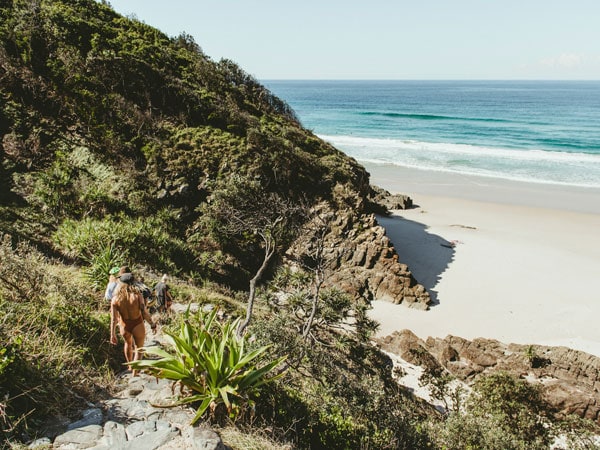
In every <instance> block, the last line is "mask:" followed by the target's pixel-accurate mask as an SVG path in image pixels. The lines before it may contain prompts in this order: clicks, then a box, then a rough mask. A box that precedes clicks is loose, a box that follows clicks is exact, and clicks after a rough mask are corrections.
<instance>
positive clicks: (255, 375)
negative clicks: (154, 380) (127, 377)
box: [129, 309, 285, 425]
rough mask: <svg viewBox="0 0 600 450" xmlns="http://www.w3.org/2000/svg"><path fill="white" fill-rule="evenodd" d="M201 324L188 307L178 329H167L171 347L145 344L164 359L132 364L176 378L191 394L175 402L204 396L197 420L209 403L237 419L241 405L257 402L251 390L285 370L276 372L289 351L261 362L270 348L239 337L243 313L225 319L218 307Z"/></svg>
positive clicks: (201, 317) (147, 351)
mask: <svg viewBox="0 0 600 450" xmlns="http://www.w3.org/2000/svg"><path fill="white" fill-rule="evenodd" d="M196 317H197V319H198V320H197V322H198V323H197V324H192V321H193V318H191V317H190V314H189V309H188V311H187V312H186V313H185V316H184V320H183V322H182V324H181V326H180V328H179V331H178V332H177V333H169V332H165V335H166V340H167V342H168V343H169V348H166V349H162V348H158V347H146V348H145V349H144V352H145V355H147V356H158V357H159V359H141V360H138V361H133V362H131V363H129V365H130V367H131V368H132V369H136V370H138V369H139V370H143V371H145V372H147V373H149V374H151V375H154V376H156V377H158V378H164V379H168V380H173V381H174V382H175V383H179V384H180V385H181V386H182V388H183V389H182V393H186V392H187V393H188V394H189V395H187V396H185V397H183V398H180V399H178V400H177V401H176V402H175V403H174V404H173V405H172V406H177V405H183V404H188V403H194V402H200V406H199V407H198V409H197V411H196V415H195V416H194V418H193V420H192V425H193V424H194V423H196V422H197V421H198V420H199V419H200V417H202V415H203V414H204V413H205V412H206V411H207V409H209V407H210V410H211V412H213V411H214V410H215V408H216V407H217V406H218V405H219V404H223V405H225V407H226V408H227V412H228V414H229V417H230V418H232V419H235V417H236V416H237V414H238V413H239V411H240V410H241V407H242V406H245V405H250V404H252V400H251V398H250V396H251V394H256V393H258V391H259V388H260V387H261V386H263V385H265V384H267V383H270V382H272V381H274V380H276V379H277V378H280V377H281V376H283V374H284V372H279V373H277V374H275V373H274V369H275V368H277V367H278V366H280V365H281V363H282V362H283V361H284V360H285V357H282V358H277V359H275V360H273V361H270V362H267V363H262V364H261V363H260V357H261V356H263V354H264V353H265V352H266V350H267V349H268V348H269V347H268V346H263V347H260V348H257V349H254V350H249V349H247V340H248V337H247V336H242V337H237V335H236V330H237V327H238V326H239V323H240V320H241V318H240V319H237V320H234V321H227V322H220V321H219V320H217V319H216V317H217V309H214V310H212V311H211V312H210V313H203V312H199V313H198V314H197V316H196ZM185 388H187V389H185Z"/></svg>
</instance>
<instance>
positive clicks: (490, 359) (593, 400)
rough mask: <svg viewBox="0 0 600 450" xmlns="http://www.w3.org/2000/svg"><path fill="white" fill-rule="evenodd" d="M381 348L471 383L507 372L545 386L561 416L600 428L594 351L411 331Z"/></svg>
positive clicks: (599, 364)
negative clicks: (420, 335) (419, 334)
mask: <svg viewBox="0 0 600 450" xmlns="http://www.w3.org/2000/svg"><path fill="white" fill-rule="evenodd" d="M378 344H379V345H380V347H381V348H382V350H385V351H386V352H389V353H393V354H395V355H397V356H399V357H400V358H402V359H404V360H405V361H407V362H409V363H411V364H415V365H419V366H423V367H425V368H430V369H435V368H442V367H443V368H444V369H446V370H447V371H448V372H450V373H451V374H452V375H454V376H455V377H457V378H458V379H459V380H462V381H466V382H470V381H472V380H473V379H474V378H475V377H476V376H477V375H479V374H489V373H491V372H494V371H504V372H508V373H512V374H514V375H517V376H520V377H522V378H526V379H527V380H528V381H530V382H534V383H541V384H543V385H544V387H545V389H544V396H545V399H546V400H547V401H548V403H549V404H550V405H551V406H552V407H553V408H554V409H555V410H556V411H557V413H558V414H577V415H578V416H580V417H583V418H586V419H590V420H592V421H594V422H596V423H597V424H599V425H600V358H598V357H596V356H593V355H590V354H588V353H585V352H581V351H577V350H572V349H569V348H566V347H548V346H542V345H519V344H503V343H501V342H498V341H496V340H494V339H482V338H479V339H474V340H472V341H469V340H466V339H463V338H460V337H456V336H447V337H446V338H444V339H439V338H436V339H434V338H428V339H427V340H422V339H419V338H418V337H417V336H415V334H414V333H412V332H411V331H410V330H402V331H397V332H394V333H393V334H391V335H389V336H386V337H384V338H381V339H379V340H378Z"/></svg>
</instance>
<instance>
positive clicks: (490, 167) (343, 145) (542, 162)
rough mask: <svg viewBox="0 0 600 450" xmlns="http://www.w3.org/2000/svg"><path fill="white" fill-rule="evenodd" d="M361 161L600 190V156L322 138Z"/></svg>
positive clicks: (405, 141) (327, 136)
mask: <svg viewBox="0 0 600 450" xmlns="http://www.w3.org/2000/svg"><path fill="white" fill-rule="evenodd" d="M319 137H321V138H322V139H324V140H326V141H328V142H330V143H331V144H333V145H334V146H335V147H337V148H339V149H340V150H342V151H344V152H345V153H347V154H348V155H350V156H352V157H354V158H355V159H357V160H358V161H363V162H369V163H375V164H392V165H398V166H403V167H409V168H416V169H423V170H432V171H443V172H452V173H459V174H466V175H479V176H486V177H494V178H502V179H508V180H514V181H525V182H535V183H550V184H560V185H569V186H580V187H594V188H599V187H600V155H599V154H588V153H579V152H560V151H549V150H537V149H531V150H529V149H528V150H523V149H508V148H498V147H484V146H477V145H471V144H451V143H443V142H422V141H417V140H402V139H391V138H390V139H387V138H364V137H356V136H343V135H340V136H334V135H320V136H319Z"/></svg>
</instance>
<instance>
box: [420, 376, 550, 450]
mask: <svg viewBox="0 0 600 450" xmlns="http://www.w3.org/2000/svg"><path fill="white" fill-rule="evenodd" d="M549 410H550V408H549V405H548V404H546V402H545V401H544V400H543V398H542V395H541V390H540V388H539V387H538V386H535V385H532V384H530V383H528V382H527V381H525V380H521V379H518V378H516V377H514V376H512V375H509V374H507V373H503V372H499V373H494V374H491V375H487V376H481V377H480V378H478V379H477V380H476V381H475V383H474V385H473V391H472V392H471V395H470V396H469V397H468V399H467V402H466V411H464V412H458V411H456V412H453V413H451V414H450V415H449V417H448V419H447V420H446V421H443V422H439V423H433V424H431V428H430V430H431V437H432V439H433V441H434V442H436V444H438V445H439V446H440V447H442V448H452V449H474V448H478V449H479V448H481V449H498V450H511V449H515V450H526V449H527V450H530V449H531V450H534V449H540V450H541V449H547V448H549V446H550V443H551V442H552V440H553V438H554V436H555V432H554V430H553V428H552V427H551V426H550V425H551V421H550V418H548V417H546V415H547V412H548V411H549Z"/></svg>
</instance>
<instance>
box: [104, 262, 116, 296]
mask: <svg viewBox="0 0 600 450" xmlns="http://www.w3.org/2000/svg"><path fill="white" fill-rule="evenodd" d="M118 273H119V268H118V267H113V268H112V269H110V271H109V272H108V284H107V285H106V290H105V291H104V300H106V301H107V302H110V301H111V300H112V298H113V294H114V291H115V287H117V281H118V280H117V274H118Z"/></svg>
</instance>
